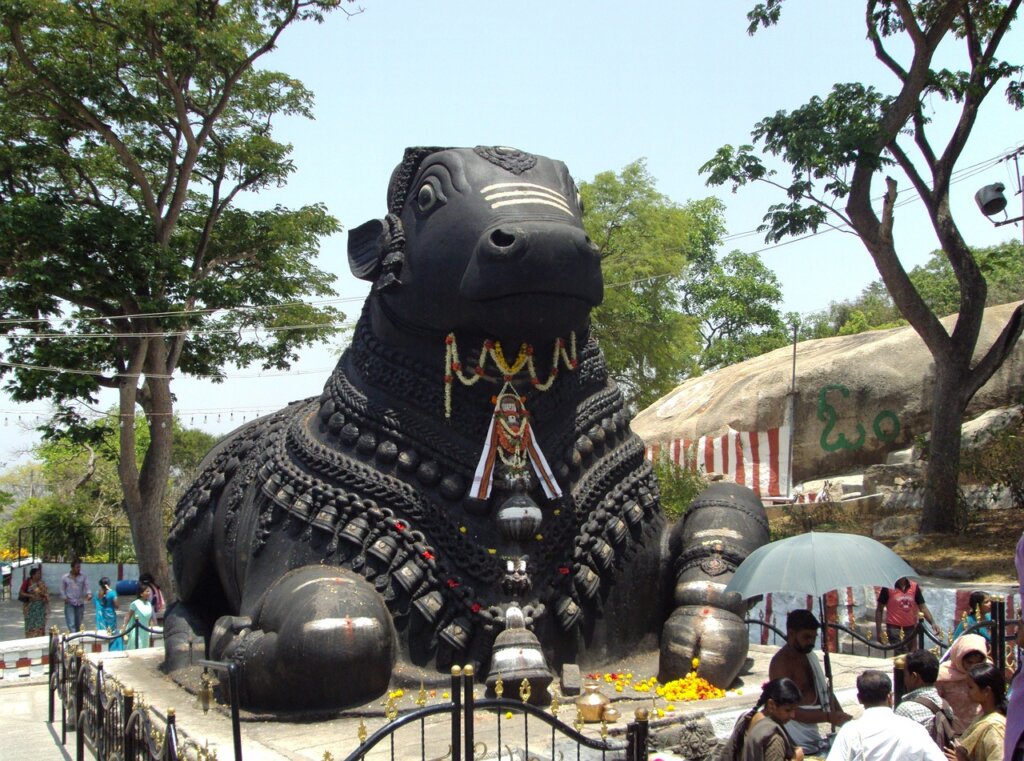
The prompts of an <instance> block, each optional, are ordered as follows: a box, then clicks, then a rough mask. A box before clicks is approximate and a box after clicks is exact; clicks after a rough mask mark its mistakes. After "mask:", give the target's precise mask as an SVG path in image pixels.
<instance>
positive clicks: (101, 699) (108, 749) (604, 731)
mask: <svg viewBox="0 0 1024 761" xmlns="http://www.w3.org/2000/svg"><path fill="white" fill-rule="evenodd" d="M128 634H129V636H130V635H131V631H129V632H128ZM118 636H123V635H111V636H104V635H101V634H93V633H88V632H82V633H78V634H64V635H59V634H58V633H57V631H56V629H54V630H52V632H51V635H50V646H49V656H50V659H49V669H50V670H49V721H50V723H51V724H55V723H57V722H58V721H59V724H60V740H61V744H62V745H64V746H67V744H68V731H69V730H71V731H74V734H75V738H74V747H75V759H76V761H84V760H85V757H86V751H88V752H89V753H90V754H91V755H92V756H93V757H95V758H96V759H100V761H107V760H108V759H117V760H118V761H177V760H178V759H179V758H185V757H186V755H187V756H188V757H190V758H194V759H197V760H198V761H210V760H211V759H213V758H216V754H215V752H211V751H210V750H208V749H207V748H206V746H205V745H199V744H198V743H196V742H195V741H194V740H192V739H191V738H189V737H187V735H185V734H184V733H183V732H182V731H181V730H180V729H179V727H178V725H177V719H176V716H175V714H174V711H173V710H168V711H167V716H166V718H164V719H161V718H159V717H157V716H156V715H155V713H154V712H153V711H152V709H151V708H150V707H149V706H147V705H145V704H144V703H143V702H142V700H141V697H137V696H136V695H135V693H134V691H133V690H132V689H131V687H129V686H127V685H124V684H122V683H121V682H119V681H118V680H117V679H116V678H115V677H113V676H110V675H108V674H107V673H106V672H105V670H104V668H103V663H102V662H97V663H93V662H91V661H89V660H87V659H86V658H85V651H84V648H83V647H82V644H83V641H85V640H92V639H95V640H100V641H107V642H109V641H113V640H114V639H115V638H116V637H118ZM198 663H199V665H201V666H203V667H204V668H206V669H214V670H217V671H223V672H226V673H227V676H228V684H229V696H230V700H231V709H232V710H231V724H232V732H233V738H234V758H235V761H242V754H243V747H242V739H241V722H240V718H239V711H238V689H237V667H236V666H235V665H234V664H228V663H221V662H218V661H205V660H200V661H198ZM475 686H476V685H475V682H474V673H473V667H472V666H466V667H465V668H461V667H458V666H456V667H454V668H453V669H452V673H451V691H450V700H449V702H447V703H439V704H435V705H429V706H428V705H426V704H425V703H426V698H425V693H423V694H422V695H421V696H420V698H418V699H417V700H416V705H417V706H418V707H417V708H416V709H414V710H412V711H410V712H409V713H407V714H405V715H402V716H399V712H398V708H397V702H396V700H395V699H394V697H389V699H388V700H387V702H386V703H385V709H384V719H385V721H386V723H385V724H384V725H383V726H381V727H380V728H379V729H377V730H376V731H374V732H373V733H372V734H369V733H368V732H367V730H366V728H365V725H364V724H363V722H362V720H360V725H359V731H358V736H359V741H360V744H359V746H358V747H357V748H356V749H355V750H354V751H352V752H351V753H350V754H349V755H348V756H347V758H346V761H355V760H356V759H360V760H361V759H365V758H366V757H367V755H368V754H370V753H371V752H374V755H375V756H378V757H379V756H380V755H382V752H383V754H386V755H387V756H388V757H389V758H391V759H392V760H393V759H396V758H403V759H406V758H412V757H414V756H418V757H419V758H420V759H421V761H426V759H427V758H428V757H430V758H436V757H439V756H440V757H442V758H444V759H446V760H447V759H450V761H473V760H474V759H475V758H477V757H483V756H487V757H488V758H493V757H496V758H497V759H498V761H501V759H503V758H504V759H507V761H512V760H513V759H516V758H543V757H547V758H560V759H570V758H573V757H575V758H576V759H577V760H579V759H581V758H582V757H583V753H584V750H585V749H586V750H587V755H586V758H587V759H595V758H598V757H599V758H601V759H602V761H612V760H613V759H615V760H616V761H618V760H621V759H625V761H646V759H647V758H648V737H649V725H648V718H647V712H646V711H645V710H642V709H641V710H638V711H637V712H636V715H635V717H634V720H633V721H631V722H629V724H628V725H627V726H626V731H625V736H624V738H620V737H612V736H611V732H610V730H609V726H608V723H607V721H605V720H603V719H602V721H601V723H600V730H599V735H600V736H599V737H592V736H588V735H586V734H584V733H583V728H584V720H583V715H582V713H581V712H580V709H579V707H577V706H576V705H575V704H574V703H568V704H560V702H559V700H558V695H557V693H556V694H555V696H554V699H553V700H552V703H551V705H550V706H549V707H548V708H547V709H544V708H539V707H537V706H535V705H532V704H531V703H529V702H528V701H529V699H530V685H529V682H527V681H526V680H524V681H523V682H522V683H521V684H520V685H519V686H518V689H519V697H518V699H515V698H507V697H504V694H503V693H504V687H503V685H502V683H501V681H500V680H499V681H498V684H497V685H495V694H496V697H493V698H483V699H479V700H478V699H477V698H476V697H475V695H474V688H475ZM421 693H422V690H421ZM211 697H212V692H211V695H209V696H207V697H206V699H207V700H209V699H211ZM200 700H203V696H202V695H200ZM560 711H561V712H564V713H565V714H568V715H569V718H570V721H571V723H567V722H565V721H563V720H562V719H561V718H559V712H560ZM58 712H59V715H58ZM485 713H490V714H492V715H494V716H495V717H496V718H497V720H496V721H495V722H494V723H493V726H491V725H490V724H489V723H488V731H487V732H486V735H484V734H483V733H480V732H478V727H477V719H478V717H480V716H481V714H485ZM438 716H439V717H442V719H443V718H447V719H448V723H449V725H450V728H449V730H450V731H446V735H447V736H450V738H451V741H450V744H449V745H448V749H447V752H446V753H443V754H439V753H437V750H438V749H437V748H436V747H431V742H428V738H427V722H428V720H429V719H431V718H432V717H438ZM513 717H518V719H519V721H517V722H507V721H506V720H508V719H511V718H513ZM400 732H403V733H404V732H411V733H413V734H412V736H411V741H412V745H414V746H416V747H417V748H418V751H417V752H410V751H409V746H410V740H409V736H408V735H403V737H402V739H403V741H404V744H403V746H402V747H403V750H402V751H401V752H400V753H399V752H398V751H397V750H396V747H397V746H396V738H397V737H398V735H399V733H400ZM434 739H435V741H436V738H434ZM185 751H188V752H187V754H186V753H185ZM332 758H333V756H332V755H331V754H330V753H329V752H325V753H324V759H332Z"/></svg>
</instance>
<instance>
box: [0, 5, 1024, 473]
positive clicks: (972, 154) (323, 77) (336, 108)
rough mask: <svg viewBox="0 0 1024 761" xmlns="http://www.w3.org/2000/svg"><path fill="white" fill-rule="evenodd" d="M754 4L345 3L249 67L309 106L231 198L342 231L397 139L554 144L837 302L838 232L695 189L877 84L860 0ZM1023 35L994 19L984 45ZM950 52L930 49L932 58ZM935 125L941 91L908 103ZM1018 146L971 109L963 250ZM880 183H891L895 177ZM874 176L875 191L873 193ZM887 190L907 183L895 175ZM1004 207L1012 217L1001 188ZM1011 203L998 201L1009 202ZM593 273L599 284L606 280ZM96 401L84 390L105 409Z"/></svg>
mask: <svg viewBox="0 0 1024 761" xmlns="http://www.w3.org/2000/svg"><path fill="white" fill-rule="evenodd" d="M753 4H754V0H717V1H716V2H714V3H707V2H695V1H694V0H687V1H682V0H671V1H670V0H646V1H644V0H640V1H638V2H633V3H625V2H609V1H608V0H558V2H552V1H551V0H519V2H516V3H498V2H484V1H483V0H448V1H442V2H429V3H428V2H409V1H408V0H406V1H405V2H397V1H396V0H390V1H388V0H362V1H361V2H359V3H354V4H348V5H346V8H347V9H348V10H349V11H350V12H352V11H355V10H357V9H360V8H361V9H362V11H363V12H362V13H358V15H355V16H353V17H351V18H347V17H346V16H345V15H344V14H342V13H341V12H334V13H332V14H331V15H329V16H328V18H327V20H326V22H325V23H323V24H319V25H318V24H315V23H313V22H309V23H304V24H300V25H296V26H294V27H292V28H291V29H289V30H287V31H286V32H285V34H284V36H283V37H282V39H281V43H280V45H279V47H278V49H277V50H276V51H274V52H273V53H272V54H271V55H270V56H269V57H267V58H266V59H264V65H265V66H266V67H267V68H271V69H275V70H279V71H283V72H286V73H288V74H289V75H291V76H294V77H296V78H298V79H299V80H301V81H302V82H303V83H304V84H305V85H306V86H307V87H309V88H310V89H311V90H312V91H313V92H314V93H315V96H316V107H315V117H316V118H315V120H312V121H311V120H306V119H302V118H299V117H294V118H285V119H279V120H278V121H276V122H275V124H276V128H275V137H276V138H277V139H278V140H281V141H284V142H288V143H291V144H292V145H293V147H294V149H293V153H292V157H293V159H294V163H295V172H294V174H293V175H292V177H291V179H290V181H289V182H288V184H287V185H286V186H285V187H283V188H278V189H274V190H272V191H266V192H262V193H260V194H258V195H253V196H248V197H245V198H244V199H243V201H242V203H243V204H244V205H245V206H246V207H248V208H269V207H271V206H273V205H275V204H282V205H285V206H288V207H292V208H294V207H298V206H301V205H303V204H311V203H324V204H325V205H326V206H327V208H328V211H329V212H330V213H331V214H333V215H334V216H336V217H337V218H338V219H339V220H340V221H341V223H342V225H343V227H344V228H345V229H346V230H347V229H350V228H353V227H356V226H357V225H359V224H361V223H363V222H365V221H367V220H369V219H373V218H379V217H382V216H383V215H384V213H385V210H386V209H385V190H386V187H387V182H388V178H389V176H390V173H391V170H392V169H393V168H394V166H395V164H396V163H398V161H399V160H400V159H401V157H402V152H403V150H404V149H405V147H407V146H413V145H438V146H474V145H511V146H515V147H517V148H521V149H523V150H526V151H529V152H531V153H538V154H542V155H546V156H550V157H552V158H556V159H560V160H562V161H564V162H565V163H566V165H567V166H568V167H569V170H570V171H571V173H572V174H573V176H574V178H575V179H576V180H577V182H581V181H587V180H590V179H592V178H593V177H594V176H595V175H596V174H598V173H599V172H603V171H607V170H614V171H618V170H621V169H622V168H623V167H624V166H625V165H627V164H629V163H630V162H632V161H634V160H636V159H639V158H645V159H646V162H647V167H648V170H649V171H650V173H651V174H652V175H653V176H654V177H655V178H656V180H657V187H658V189H659V191H661V192H662V193H663V194H665V195H667V196H668V197H669V198H671V199H672V200H674V201H677V202H679V203H685V202H686V201H688V200H696V199H700V198H705V197H707V196H711V195H714V196H717V197H719V198H721V199H722V200H723V202H724V203H725V205H726V212H725V218H726V224H727V235H726V239H725V241H724V243H723V246H722V249H721V253H722V254H725V253H727V252H728V251H731V250H733V249H741V250H744V251H759V252H761V257H762V259H763V261H764V262H765V264H766V265H767V266H768V267H770V268H771V269H772V270H773V271H775V273H776V274H777V276H778V277H779V280H780V281H781V284H782V289H783V303H782V304H781V311H782V312H789V311H794V312H800V313H808V312H812V311H816V310H820V309H823V308H825V307H827V305H828V304H829V303H830V302H832V301H842V300H845V299H851V298H855V297H856V296H857V295H858V294H859V293H860V292H861V290H862V289H863V288H864V287H865V286H867V285H868V284H869V283H870V282H871V281H873V280H876V279H878V274H877V272H876V271H875V269H874V265H873V262H872V261H871V258H870V257H869V256H868V254H867V252H866V250H865V249H864V247H863V245H862V244H861V243H860V241H859V240H858V239H857V238H856V237H855V236H853V235H852V234H849V233H845V232H839V231H831V232H824V233H822V234H819V235H816V236H813V237H810V238H807V239H804V240H798V241H784V242H783V244H782V245H769V244H766V243H765V242H764V240H763V235H761V234H759V233H756V232H754V231H755V230H756V228H757V226H758V225H759V224H760V222H761V217H762V216H763V214H764V212H765V210H766V209H767V207H768V205H770V204H771V203H777V202H780V201H782V200H783V196H782V194H781V193H780V192H779V191H775V190H772V189H769V188H766V187H747V188H741V189H740V191H739V192H738V193H736V194H732V193H731V192H730V189H729V188H728V187H716V188H710V187H707V186H706V185H705V181H704V178H703V177H702V176H701V175H700V174H699V167H700V166H701V165H702V164H703V163H704V162H706V161H707V160H708V159H710V158H711V157H712V156H713V155H714V152H715V150H716V149H717V148H718V147H719V146H721V145H723V144H726V143H729V144H733V145H739V144H742V143H745V142H749V141H750V130H751V128H752V127H753V125H754V124H755V123H756V122H757V121H758V120H759V119H761V118H763V117H765V116H769V115H771V114H774V113H775V111H777V110H780V109H782V110H791V109H794V108H797V107H799V106H801V105H802V104H804V103H805V102H807V101H808V100H809V99H810V98H811V97H813V96H822V97H824V96H825V95H827V94H828V92H829V90H830V89H831V87H832V85H833V84H834V83H836V82H853V81H857V82H863V83H865V84H873V85H875V86H877V87H879V88H880V89H883V90H886V91H892V89H893V87H894V82H895V80H894V78H893V77H892V76H891V75H890V74H889V73H888V72H887V71H886V70H885V69H884V68H883V67H882V65H881V64H880V63H878V62H877V61H876V60H875V59H874V57H873V55H872V51H871V47H870V44H869V43H868V41H867V40H866V39H865V32H864V22H863V18H862V14H863V3H861V2H853V1H852V0H844V1H843V2H839V0H788V2H787V3H786V5H785V6H784V13H783V19H782V23H781V24H780V25H779V26H777V27H774V28H772V29H768V30H762V31H760V32H759V33H758V34H756V35H754V36H752V37H751V36H748V35H747V33H746V26H747V22H746V12H747V11H748V10H749V9H750V7H751V6H752V5H753ZM1021 49H1024V33H1022V32H1021V31H1020V30H1019V29H1016V30H1014V31H1012V32H1011V34H1010V35H1009V36H1008V37H1007V39H1006V40H1005V41H1004V43H1003V46H1002V50H1003V51H1004V53H1005V51H1011V50H1017V51H1019V50H1021ZM956 52H957V51H956V50H954V49H950V50H944V51H940V55H941V56H942V58H941V60H943V61H944V62H946V65H949V66H951V67H952V66H954V65H957V64H958V63H959V59H958V57H957V56H956ZM927 107H928V112H929V115H930V116H931V117H932V118H933V119H934V120H935V124H936V126H937V127H939V128H942V127H944V126H945V127H947V128H948V125H949V123H950V122H948V121H947V120H946V117H945V116H944V114H945V113H946V111H947V109H948V106H947V105H946V104H944V103H943V102H942V101H941V100H939V99H937V98H935V99H933V100H930V101H929V102H928V104H927ZM1022 143H1024V119H1022V117H1021V114H1019V113H1017V112H1014V111H1013V110H1011V109H1010V108H1009V107H1008V106H1006V104H1005V101H1003V100H1002V98H1001V96H1000V95H999V94H998V93H993V95H992V96H990V97H989V99H988V101H987V102H986V103H985V105H984V106H983V107H982V110H981V114H980V117H979V120H978V125H977V127H976V128H975V132H974V134H973V136H972V140H971V142H970V143H969V145H968V148H967V150H966V151H965V152H964V154H963V156H962V158H961V159H960V161H959V162H958V164H957V167H958V169H960V170H961V171H962V177H961V181H958V182H956V184H954V185H953V187H952V191H951V204H952V210H953V213H954V215H955V217H956V219H957V221H958V223H959V224H960V225H961V230H962V232H963V234H964V236H965V238H966V239H967V242H968V243H969V244H970V245H972V246H990V245H995V244H997V243H1000V242H1003V241H1005V240H1007V239H1009V238H1013V237H1019V236H1020V234H1021V229H1020V227H1018V226H1012V225H1008V226H1005V227H1001V228H995V227H994V226H993V225H992V224H991V222H990V221H988V220H987V219H985V218H984V217H982V215H981V214H980V213H979V212H978V210H977V208H976V206H975V203H974V199H973V196H974V193H975V191H976V190H977V189H978V188H979V187H981V186H982V185H986V184H989V183H993V182H1003V183H1004V184H1005V185H1006V186H1007V187H1008V189H1009V190H1010V191H1015V190H1016V188H1017V182H1016V180H1014V179H1013V177H1014V176H1015V174H1014V168H1013V164H1012V163H1008V162H1005V161H1003V162H999V161H997V159H999V158H1000V157H1001V156H1005V155H1006V154H1008V153H1009V152H1011V151H1013V150H1014V148H1016V147H1019V146H1020V145H1021V144H1022ZM897 179H899V178H898V177H897ZM880 188H881V186H879V189H878V192H877V193H876V195H880V194H881V189H880ZM900 188H901V189H902V190H903V191H905V194H901V196H900V200H903V199H904V198H907V199H911V198H912V194H911V193H909V192H907V191H909V183H908V182H907V181H906V180H905V179H904V180H902V181H901V182H900ZM1007 195H1008V197H1009V198H1010V207H1009V211H1010V212H1011V213H1013V214H1014V216H1016V215H1017V214H1019V213H1020V211H1019V209H1020V208H1021V207H1020V200H1021V199H1020V196H1016V197H1014V196H1011V195H1010V193H1009V192H1008V193H1007ZM921 206H922V205H921V203H920V202H916V203H915V202H913V201H912V200H909V201H908V202H907V203H906V204H905V205H901V206H899V208H898V210H897V220H896V230H895V234H896V245H897V250H898V251H900V253H901V258H902V260H903V262H904V266H905V267H906V268H908V269H909V268H911V267H913V266H914V265H917V264H922V263H924V262H925V261H926V260H927V258H928V254H929V252H931V251H932V250H934V249H935V248H937V244H936V242H935V239H934V237H933V235H932V234H931V230H930V227H929V224H928V222H927V219H926V218H925V217H924V215H923V213H922V211H923V210H922V208H921ZM1015 209H1016V210H1017V211H1015ZM345 246H346V234H345V233H344V232H342V233H340V234H338V235H335V236H332V237H331V238H329V239H326V240H325V241H324V242H323V245H322V249H321V253H320V262H319V263H320V266H321V267H322V268H323V269H325V270H328V271H330V272H332V273H334V274H336V275H337V276H338V280H337V282H336V284H335V286H336V289H337V291H338V295H339V297H341V298H343V299H345V301H343V302H341V303H339V304H338V306H339V308H341V309H342V310H343V311H344V312H345V313H346V315H347V316H348V317H349V318H351V319H354V318H355V317H356V316H358V313H359V309H360V303H361V301H362V299H363V298H364V297H365V295H366V293H367V289H368V285H367V284H366V283H363V282H362V281H359V280H356V279H355V278H354V277H352V276H351V275H350V274H349V272H348V265H347V258H346V250H345ZM606 287H614V284H612V283H607V284H606ZM340 350H341V346H340V345H338V344H335V345H333V346H320V347H315V348H311V349H307V350H304V351H303V352H302V356H301V360H300V362H299V363H297V364H296V365H295V367H294V368H293V370H292V371H291V372H289V373H280V372H273V373H260V371H259V370H258V368H246V369H229V370H228V371H227V374H228V376H229V379H228V380H227V381H226V382H224V383H222V384H214V383H212V382H210V381H206V380H195V379H188V378H179V379H175V380H174V381H173V382H172V390H173V391H174V393H175V394H176V396H177V400H178V401H177V409H178V411H179V414H180V415H181V417H182V419H183V420H184V422H185V423H186V424H187V425H188V424H190V425H192V426H194V427H198V428H203V429H205V430H208V431H210V432H211V433H215V434H218V435H219V434H223V433H227V432H228V431H230V430H231V429H232V428H234V427H236V426H237V425H238V424H240V423H241V422H242V420H243V418H244V419H251V418H252V417H253V416H254V415H256V414H261V413H262V414H265V413H268V412H271V411H273V410H274V409H277V408H279V407H281V406H283V405H284V404H286V403H287V402H289V401H291V400H295V399H301V398H305V397H308V396H312V395H317V394H319V393H320V390H321V389H322V387H323V384H324V382H325V381H326V380H327V376H328V374H329V372H330V369H331V368H332V367H333V365H334V363H335V362H336V360H337V356H338V354H339V353H340ZM113 402H114V399H113V397H112V396H111V397H101V402H100V405H99V407H100V408H106V407H108V406H109V405H111V404H112V403H113ZM46 412H47V405H46V403H45V402H35V403H32V404H25V405H18V404H15V403H13V402H11V401H10V400H9V399H8V398H7V397H6V396H3V395H0V470H2V469H3V468H4V467H5V466H10V465H11V464H13V463H16V462H21V461H24V459H25V458H26V457H27V450H28V449H29V448H30V447H31V446H32V443H33V442H34V441H35V440H36V438H35V436H34V434H33V433H32V431H31V428H32V426H34V425H37V424H38V422H39V421H40V419H41V416H43V415H45V414H46Z"/></svg>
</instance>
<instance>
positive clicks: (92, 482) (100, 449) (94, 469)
mask: <svg viewBox="0 0 1024 761" xmlns="http://www.w3.org/2000/svg"><path fill="white" fill-rule="evenodd" d="M173 425H174V431H175V438H174V451H173V455H172V460H171V469H170V473H171V477H170V479H169V481H168V484H167V491H166V493H165V495H164V498H163V500H162V515H161V520H163V521H164V522H169V520H170V517H171V513H172V510H173V508H174V505H175V503H176V502H177V501H178V499H179V498H180V496H181V494H182V493H184V491H185V489H187V488H188V485H189V484H190V483H191V482H192V480H193V478H194V477H195V474H196V471H197V469H198V467H199V463H200V461H201V460H202V458H203V457H204V456H205V455H206V453H207V452H208V451H209V450H210V449H211V448H212V447H213V445H214V444H215V443H216V442H217V437H215V436H212V435H211V434H209V433H206V432H205V431H201V430H198V429H195V428H186V427H183V426H182V425H181V424H180V423H179V421H178V420H177V419H175V420H174V423H173ZM84 430H85V431H86V433H87V435H84V436H83V435H79V436H72V435H70V434H65V435H63V436H56V437H53V438H50V439H47V440H44V441H43V442H42V443H40V444H39V445H37V446H36V447H35V449H34V450H33V455H34V457H35V458H36V460H35V461H33V462H31V463H28V464H25V465H19V466H17V467H16V468H12V469H10V470H8V471H6V472H4V473H3V474H0V486H2V487H5V488H7V489H8V490H10V493H11V494H12V495H13V496H12V500H13V501H14V502H16V503H17V506H16V508H15V509H14V510H13V511H11V512H10V514H9V515H8V516H6V517H5V518H4V519H0V547H7V548H11V549H13V548H14V546H15V544H16V542H17V530H18V529H19V528H27V527H33V526H34V527H36V528H37V529H38V528H39V526H40V525H41V524H40V516H41V513H42V512H43V510H44V508H47V507H48V506H52V505H59V506H61V507H62V508H64V509H67V510H70V511H72V512H74V514H75V515H76V516H78V517H80V518H81V519H82V520H84V521H86V522H87V524H88V526H89V528H90V530H91V531H94V532H103V531H106V530H107V527H109V526H118V525H122V526H123V524H124V522H125V518H126V516H125V512H124V493H123V491H122V489H121V484H120V480H119V478H118V473H117V464H118V461H119V458H120V449H119V426H118V424H117V418H116V416H110V417H105V418H100V419H98V420H96V421H93V422H92V423H91V424H90V426H89V427H88V428H87V429H84ZM135 431H136V434H137V435H136V439H135V441H136V459H137V461H142V459H143V458H144V457H145V454H146V450H147V448H148V446H149V429H148V426H147V424H146V422H145V421H144V420H136V421H135ZM79 433H81V431H79ZM120 539H122V540H126V541H128V542H129V543H130V541H131V535H130V534H129V533H128V532H126V531H122V532H121V536H120ZM109 544H110V542H109V541H108V538H107V537H98V536H97V537H95V538H94V539H93V540H92V541H91V542H90V546H91V547H94V548H98V549H102V550H104V551H106V550H109V549H110V547H109V546H108V545H109ZM115 549H116V552H117V554H118V555H119V556H120V557H122V558H123V557H125V556H127V555H131V554H133V551H132V550H131V548H130V547H128V548H124V547H121V548H119V549H118V548H115ZM57 554H61V553H60V552H58V553H57Z"/></svg>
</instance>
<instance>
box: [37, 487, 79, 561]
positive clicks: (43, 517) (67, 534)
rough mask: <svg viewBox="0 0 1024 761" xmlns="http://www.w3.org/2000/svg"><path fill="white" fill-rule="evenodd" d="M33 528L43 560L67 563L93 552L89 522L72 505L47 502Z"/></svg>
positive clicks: (54, 501)
mask: <svg viewBox="0 0 1024 761" xmlns="http://www.w3.org/2000/svg"><path fill="white" fill-rule="evenodd" d="M33 525H34V526H35V529H36V536H37V539H38V541H39V543H40V545H41V546H42V550H43V554H44V555H45V556H46V557H50V558H55V557H60V558H63V559H65V560H70V559H71V558H75V557H81V556H83V555H87V554H89V553H90V552H92V551H93V546H92V531H91V527H90V526H89V521H88V520H87V519H86V518H85V516H84V515H82V513H81V511H79V510H78V509H77V508H76V507H75V506H72V505H66V504H61V503H60V502H58V501H56V500H48V504H47V505H46V506H45V507H43V509H42V510H41V511H40V512H39V515H38V516H37V517H36V521H35V523H34V524H33Z"/></svg>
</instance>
